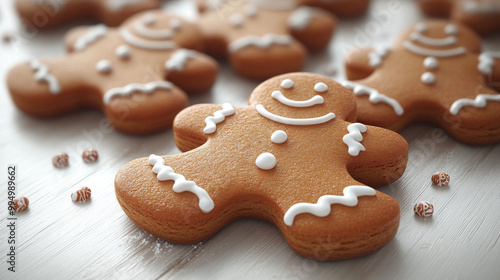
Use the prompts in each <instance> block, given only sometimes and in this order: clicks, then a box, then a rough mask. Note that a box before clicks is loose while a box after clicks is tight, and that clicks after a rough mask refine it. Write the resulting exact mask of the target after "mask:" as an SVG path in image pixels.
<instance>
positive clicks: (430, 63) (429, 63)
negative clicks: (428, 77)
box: [424, 56, 439, 69]
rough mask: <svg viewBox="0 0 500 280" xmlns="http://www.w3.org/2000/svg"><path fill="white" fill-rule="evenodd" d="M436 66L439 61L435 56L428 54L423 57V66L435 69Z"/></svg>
mask: <svg viewBox="0 0 500 280" xmlns="http://www.w3.org/2000/svg"><path fill="white" fill-rule="evenodd" d="M438 66H439V63H438V61H437V59H436V58H435V57H433V56H429V57H427V58H425V59H424V67H425V68H426V69H436V68H438Z"/></svg>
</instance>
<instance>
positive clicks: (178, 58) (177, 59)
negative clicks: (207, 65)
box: [165, 49, 198, 71]
mask: <svg viewBox="0 0 500 280" xmlns="http://www.w3.org/2000/svg"><path fill="white" fill-rule="evenodd" d="M197 54H198V53H197V52H196V51H192V50H188V49H179V50H177V51H175V52H174V53H173V54H172V56H170V58H169V59H168V60H167V62H165V68H166V69H167V70H169V71H182V70H184V66H185V65H186V62H187V61H188V60H189V59H191V58H195V57H196V55H197Z"/></svg>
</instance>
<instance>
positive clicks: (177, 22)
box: [168, 18, 182, 30]
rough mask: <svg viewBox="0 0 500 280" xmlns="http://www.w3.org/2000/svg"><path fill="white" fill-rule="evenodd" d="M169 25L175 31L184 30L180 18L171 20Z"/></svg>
mask: <svg viewBox="0 0 500 280" xmlns="http://www.w3.org/2000/svg"><path fill="white" fill-rule="evenodd" d="M168 24H169V25H170V28H172V29H173V30H179V29H181V28H182V22H181V21H180V20H179V19H178V18H173V19H171V20H170V22H169V23H168Z"/></svg>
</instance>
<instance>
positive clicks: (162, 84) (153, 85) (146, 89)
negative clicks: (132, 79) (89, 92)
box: [103, 81, 172, 105]
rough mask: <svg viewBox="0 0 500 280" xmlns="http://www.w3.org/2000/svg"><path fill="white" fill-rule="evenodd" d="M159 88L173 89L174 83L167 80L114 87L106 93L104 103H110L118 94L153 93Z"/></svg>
mask: <svg viewBox="0 0 500 280" xmlns="http://www.w3.org/2000/svg"><path fill="white" fill-rule="evenodd" d="M157 89H166V90H171V89H172V83H170V82H166V81H156V82H150V83H147V84H139V83H134V84H129V85H126V86H125V87H121V88H112V89H110V90H108V91H107V92H106V94H104V97H103V101H104V104H106V105H108V104H109V103H111V100H112V99H113V98H115V97H117V96H129V95H131V94H132V93H134V92H142V93H153V92H154V91H155V90H157Z"/></svg>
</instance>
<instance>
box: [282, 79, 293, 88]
mask: <svg viewBox="0 0 500 280" xmlns="http://www.w3.org/2000/svg"><path fill="white" fill-rule="evenodd" d="M281 87H282V88H286V89H289V88H292V87H293V81H292V80H290V79H285V80H283V82H281Z"/></svg>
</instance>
